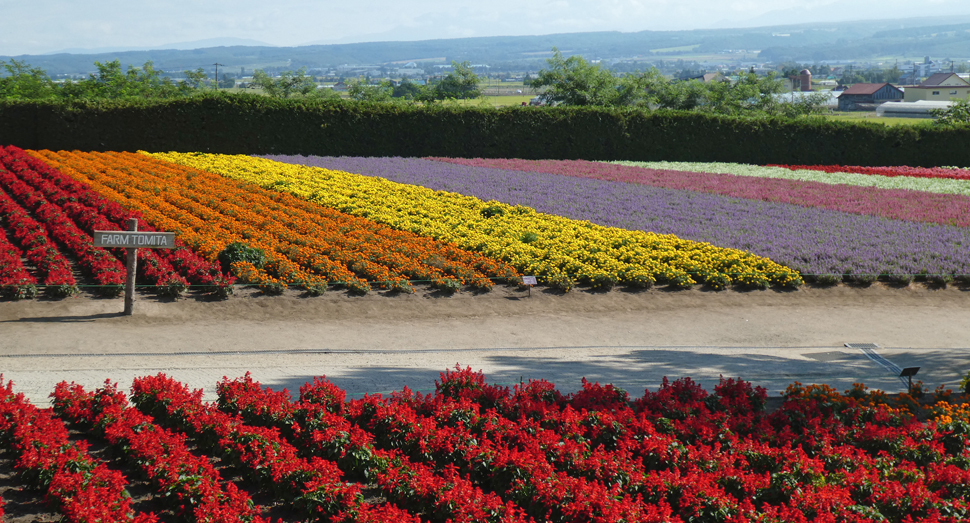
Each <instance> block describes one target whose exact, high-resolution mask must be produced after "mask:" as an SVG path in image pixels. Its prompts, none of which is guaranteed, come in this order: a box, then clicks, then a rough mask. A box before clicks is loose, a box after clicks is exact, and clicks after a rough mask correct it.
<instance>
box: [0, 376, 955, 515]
mask: <svg viewBox="0 0 970 523" xmlns="http://www.w3.org/2000/svg"><path fill="white" fill-rule="evenodd" d="M0 385H3V387H2V388H0V442H3V443H2V444H3V445H6V446H8V447H9V448H11V449H13V450H14V451H15V452H16V453H17V455H18V456H20V458H19V461H18V467H21V468H22V469H23V470H26V471H29V470H38V471H43V470H47V471H50V472H48V473H41V474H39V475H35V476H34V477H39V478H53V480H50V479H47V480H46V481H42V482H40V483H35V484H34V485H35V486H36V487H38V488H42V489H46V490H48V492H49V499H50V500H51V504H52V506H54V507H55V508H57V509H58V510H60V511H61V512H62V513H63V514H65V516H66V517H67V519H68V520H71V521H94V520H95V519H91V518H87V519H85V517H86V516H84V514H87V513H94V512H95V511H101V512H98V513H103V512H104V511H108V510H110V511H114V512H113V513H117V514H118V515H116V516H110V518H111V519H110V520H111V521H152V520H154V517H155V516H154V515H151V514H144V515H143V514H134V513H133V512H132V511H131V510H130V503H129V502H128V500H126V498H125V497H124V496H123V495H120V496H119V492H122V489H123V485H124V483H125V478H124V477H122V476H121V475H120V474H119V473H118V472H117V471H116V469H115V468H114V467H112V463H108V464H107V465H108V467H105V464H102V463H97V462H95V461H93V460H92V459H91V458H88V457H86V455H85V454H84V448H85V443H84V442H85V441H86V439H87V438H104V439H105V440H107V441H108V442H109V443H110V444H111V445H113V446H115V447H117V448H118V449H119V450H120V451H121V452H120V454H119V456H125V459H126V460H127V461H128V462H129V463H130V464H131V466H134V467H137V468H140V469H141V470H142V471H143V473H144V474H145V475H146V476H147V477H149V478H151V479H152V481H153V482H154V483H155V484H156V486H157V488H158V489H159V492H160V493H167V494H166V499H168V500H170V505H169V507H168V508H167V510H168V511H170V515H165V514H160V515H162V516H164V517H170V516H171V517H179V518H182V519H186V520H198V521H265V519H264V518H265V515H264V514H263V512H262V511H263V509H261V507H259V506H257V505H255V504H254V503H253V502H252V501H251V497H250V495H251V494H253V495H255V494H257V493H258V494H260V495H261V496H262V498H261V499H270V500H272V501H271V503H273V504H274V505H276V506H277V507H288V508H287V510H289V511H291V513H292V514H293V515H294V517H296V516H299V518H301V520H306V519H307V518H309V519H311V520H316V521H374V522H377V521H393V522H401V523H404V522H411V521H414V522H417V521H442V522H444V521H468V522H471V521H495V522H512V521H521V522H528V521H536V522H544V521H557V522H581V521H582V522H586V521H603V522H607V521H610V522H613V521H656V522H687V521H700V522H707V521H713V522H743V521H752V522H777V521H786V522H788V521H794V522H800V521H804V522H808V521H813V522H814V521H823V522H825V521H829V522H843V521H851V522H876V521H890V522H899V523H904V522H905V523H910V522H916V521H926V522H930V521H933V522H956V521H965V520H966V519H967V517H968V516H970V505H968V498H970V445H968V443H970V409H967V408H966V407H965V406H955V405H951V404H950V403H949V395H948V393H946V392H943V391H938V393H937V398H936V399H935V401H934V402H931V403H929V404H927V405H925V406H920V405H919V404H918V403H917V402H916V400H915V399H914V398H912V397H910V396H907V395H902V397H901V398H900V399H898V400H892V401H890V400H889V399H888V398H887V396H886V395H884V394H882V393H880V392H878V391H868V390H866V389H865V387H863V386H861V385H857V386H856V387H854V388H853V389H852V390H849V391H846V392H845V393H844V394H841V393H838V392H836V391H834V390H832V389H831V388H829V387H826V386H824V385H821V386H816V385H812V386H802V385H800V384H797V383H796V384H793V385H792V386H790V387H789V389H788V391H787V393H786V395H785V401H784V403H783V404H782V406H781V407H780V408H779V409H778V410H776V411H774V412H771V413H768V412H766V411H765V410H764V406H765V401H766V395H765V391H764V390H763V389H759V388H754V387H752V386H751V385H750V384H749V383H746V382H744V381H741V380H722V381H721V383H720V384H719V385H718V386H716V387H715V388H714V391H713V392H712V393H710V394H709V393H708V392H706V391H704V390H703V389H701V388H700V387H699V386H697V384H695V383H694V382H692V381H691V380H690V379H687V378H685V379H681V380H677V381H675V382H667V381H665V382H664V383H663V385H662V386H661V387H660V388H659V389H658V390H657V391H653V392H651V391H646V392H645V393H644V394H643V396H641V397H639V398H636V399H631V398H630V397H629V396H628V394H627V393H626V392H624V391H622V390H620V389H617V388H615V387H613V386H611V385H600V384H598V383H589V382H586V381H585V380H584V381H583V384H582V385H583V386H582V389H581V390H580V391H579V392H576V393H574V394H570V395H563V394H561V393H560V392H559V391H557V390H556V388H555V386H553V384H551V383H548V382H545V381H533V382H530V383H528V384H522V385H519V386H516V387H514V388H513V389H511V390H510V389H508V388H506V387H499V386H495V385H490V384H488V383H487V382H486V381H485V379H484V376H483V375H482V374H481V373H475V372H472V371H471V369H461V368H457V369H456V370H455V371H446V372H445V373H443V374H442V376H441V380H440V382H438V385H437V390H436V392H435V393H433V394H429V395H422V394H419V393H414V392H412V391H409V390H407V389H405V390H403V391H401V392H397V393H393V394H391V395H390V396H387V397H384V396H380V395H376V396H365V397H364V398H361V399H356V400H351V401H346V398H345V396H346V394H345V393H344V391H343V390H341V389H340V388H338V387H337V386H335V385H334V384H333V383H331V382H328V381H327V380H325V379H319V378H318V379H315V380H314V382H313V383H312V384H307V385H305V386H304V387H302V388H301V390H300V394H299V397H298V398H297V399H295V400H294V399H292V398H291V397H290V395H289V393H288V392H286V391H285V390H284V391H272V390H269V389H265V388H263V387H261V386H260V384H259V383H257V382H255V381H253V380H252V379H251V378H250V377H249V375H247V376H245V377H243V378H239V379H235V380H229V379H225V380H223V381H222V382H221V383H219V384H218V394H219V401H218V403H217V404H212V405H207V404H204V403H203V402H202V401H201V397H202V394H201V391H190V390H189V389H188V388H187V387H185V386H184V385H182V384H181V383H178V382H176V381H174V380H172V379H171V378H169V377H167V376H165V375H164V374H160V375H157V376H151V377H145V378H138V379H136V380H135V382H134V384H133V386H132V397H131V398H132V403H133V406H132V405H129V404H128V399H127V397H126V395H125V394H123V393H122V392H120V391H118V390H117V389H116V387H115V386H113V385H111V384H106V386H105V387H102V388H100V389H98V390H97V391H91V392H89V391H85V390H83V389H82V388H81V387H80V386H77V385H73V384H67V383H62V384H60V385H58V387H57V389H56V390H55V391H54V393H53V394H52V396H53V397H54V405H55V408H54V413H56V415H52V413H51V412H50V411H44V410H38V409H36V408H35V407H33V406H31V405H29V404H28V403H27V402H26V401H24V399H23V397H22V396H18V395H16V394H15V393H14V392H13V387H12V386H11V384H9V383H6V384H3V383H0ZM62 420H64V421H68V422H69V423H70V424H71V426H72V427H74V428H75V430H79V431H81V434H82V439H81V441H80V442H79V443H76V444H70V443H66V441H67V439H66V434H67V432H66V430H65V429H64V425H63V423H64V421H62ZM187 437H190V438H192V441H193V442H194V444H195V445H196V450H197V451H201V452H205V453H207V454H209V455H211V456H213V457H217V456H218V457H221V461H222V462H223V463H224V464H228V465H230V466H231V467H233V468H232V470H234V471H238V472H239V473H241V474H242V475H243V477H244V478H247V479H246V483H245V485H246V488H248V489H250V491H251V492H250V491H246V490H244V489H242V488H239V487H237V485H236V484H234V483H232V482H228V483H227V482H225V481H224V480H223V479H220V476H219V474H218V473H217V472H216V471H215V470H214V468H213V467H212V464H211V463H212V462H211V461H210V459H208V458H206V457H201V458H200V457H198V455H197V454H195V453H193V452H188V451H187V447H186V438H187ZM32 441H38V442H42V443H39V444H38V443H31V442H32ZM78 463H82V464H84V465H80V466H79V465H77V464H78ZM77 474H82V476H77ZM59 478H62V479H59ZM75 478H76V479H75ZM365 490H369V491H370V492H372V493H376V494H377V495H378V496H379V497H380V498H383V500H381V501H378V502H376V503H372V502H365V501H364V498H363V496H362V492H364V491H365ZM77 500H89V501H85V502H84V503H83V506H80V507H78V506H77ZM77 514H81V515H77ZM102 521H104V519H102Z"/></svg>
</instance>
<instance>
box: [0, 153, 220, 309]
mask: <svg viewBox="0 0 970 523" xmlns="http://www.w3.org/2000/svg"><path fill="white" fill-rule="evenodd" d="M0 161H3V162H4V163H5V164H6V165H7V167H8V168H10V170H11V172H12V173H14V174H16V176H17V177H18V179H19V181H20V182H22V183H21V184H20V185H19V186H20V190H21V191H23V192H25V193H26V192H29V191H30V190H31V189H32V190H33V191H34V194H35V195H36V196H38V197H40V198H43V199H44V200H46V201H47V202H48V203H49V204H50V205H52V206H55V207H56V208H57V209H59V210H60V211H62V212H63V213H64V214H65V215H67V216H68V217H69V218H70V219H71V220H72V221H73V222H74V224H75V225H76V226H77V227H78V229H79V230H81V231H83V233H84V234H86V235H88V237H87V238H82V240H86V241H90V239H89V237H90V236H91V235H93V233H94V231H95V230H125V229H126V228H127V221H128V219H129V218H136V219H139V220H140V223H139V229H140V230H142V231H148V232H151V231H154V230H155V229H154V228H153V227H152V226H151V224H150V223H145V222H144V220H142V219H141V218H142V216H141V215H140V214H138V213H137V212H132V211H130V210H127V209H125V208H123V207H121V206H120V205H118V204H117V203H114V202H111V201H108V200H106V199H104V198H103V197H101V196H100V195H99V194H98V193H96V192H94V191H93V190H91V189H90V188H89V187H87V186H85V185H84V184H81V183H78V182H76V181H74V180H73V179H71V178H70V177H68V176H65V175H64V174H63V173H61V172H59V171H58V170H56V169H53V168H51V167H50V166H49V165H47V164H46V163H44V162H43V161H40V160H38V159H37V158H35V157H33V156H31V155H29V154H27V153H26V152H25V151H23V150H21V149H18V148H16V147H13V146H9V147H6V148H3V150H2V151H0ZM108 252H111V253H112V254H113V256H114V257H115V258H117V259H118V260H119V261H120V260H123V259H124V255H125V251H124V250H123V249H111V250H109V251H108ZM138 262H139V263H138V282H139V283H142V284H145V283H147V284H149V285H153V286H154V290H155V291H156V292H158V293H159V294H162V295H169V296H178V295H180V294H182V293H183V292H184V291H185V290H186V289H187V288H188V286H189V285H190V284H191V285H193V286H195V287H197V288H201V289H203V290H205V291H209V292H215V293H220V294H225V293H227V292H228V290H230V289H231V287H229V285H230V284H231V283H232V282H231V280H229V279H227V278H225V277H223V275H222V273H221V272H220V270H219V267H218V265H216V264H213V263H211V262H208V261H206V260H204V259H202V258H201V257H199V256H198V255H196V254H195V253H193V252H192V251H191V250H190V249H188V248H186V247H185V246H184V245H183V244H182V243H181V242H179V241H176V247H175V248H174V249H161V250H154V249H139V250H138ZM123 270H124V268H123V267H122V271H123Z"/></svg>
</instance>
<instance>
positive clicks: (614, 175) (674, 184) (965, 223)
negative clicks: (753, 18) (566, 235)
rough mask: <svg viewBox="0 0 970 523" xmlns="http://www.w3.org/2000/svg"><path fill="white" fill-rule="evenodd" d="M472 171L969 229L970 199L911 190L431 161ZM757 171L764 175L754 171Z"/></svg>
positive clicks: (514, 162)
mask: <svg viewBox="0 0 970 523" xmlns="http://www.w3.org/2000/svg"><path fill="white" fill-rule="evenodd" d="M430 159H433V160H436V161H445V162H450V163H457V164H461V165H469V166H473V167H489V168H493V169H504V170H513V171H529V172H542V173H549V174H561V175H564V176H575V177H579V178H593V179H597V180H607V181H613V182H629V183H639V184H644V185H652V186H654V187H663V188H665V189H682V190H687V191H700V192H706V193H711V194H720V195H722V196H734V197H738V198H747V199H749V200H762V201H766V202H775V203H790V204H793V205H801V206H803V207H818V208H822V209H830V210H833V211H843V212H849V213H852V214H864V215H866V216H881V217H883V218H892V219H895V220H910V221H917V222H928V223H938V224H942V225H958V226H961V227H970V212H967V210H968V209H970V196H965V195H961V194H939V193H933V192H923V191H919V190H910V189H884V188H875V187H863V186H859V185H848V184H846V185H837V184H832V183H822V182H815V181H807V180H790V179H782V178H770V177H758V176H737V175H734V174H724V173H706V172H691V171H668V170H662V169H649V168H646V167H635V166H629V165H617V164H609V163H602V162H587V161H583V160H519V159H496V158H475V159H466V158H430ZM755 169H761V168H760V167H755Z"/></svg>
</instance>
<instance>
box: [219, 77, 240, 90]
mask: <svg viewBox="0 0 970 523" xmlns="http://www.w3.org/2000/svg"><path fill="white" fill-rule="evenodd" d="M235 86H236V75H234V74H232V73H223V74H222V78H220V79H219V88H220V89H232V88H233V87H235Z"/></svg>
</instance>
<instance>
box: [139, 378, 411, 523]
mask: <svg viewBox="0 0 970 523" xmlns="http://www.w3.org/2000/svg"><path fill="white" fill-rule="evenodd" d="M132 391H133V392H132V401H133V402H134V403H135V404H136V405H137V406H138V407H139V408H140V409H141V410H143V411H146V412H150V413H152V414H154V415H155V417H156V419H164V420H166V421H167V422H169V423H170V424H171V425H172V427H173V428H178V429H182V430H185V431H187V432H188V433H190V434H194V435H196V436H200V439H201V440H203V441H206V442H209V443H210V445H208V446H209V447H210V448H211V449H212V450H215V451H217V452H219V453H222V454H228V455H229V456H230V458H231V459H232V461H233V462H235V463H236V464H237V465H239V466H240V467H241V468H244V469H246V470H249V471H250V473H251V475H252V476H253V479H255V480H256V481H259V482H261V483H262V484H264V485H265V486H268V487H270V488H273V489H275V490H277V493H278V495H279V496H282V497H285V498H289V499H290V501H291V502H293V503H295V504H296V505H297V506H299V507H302V508H303V512H305V513H306V515H307V516H309V517H312V518H326V519H328V520H329V521H334V522H337V521H367V520H375V521H376V520H378V519H381V518H385V519H383V520H388V519H391V520H394V521H398V522H400V523H407V522H410V521H413V522H419V521H420V520H419V519H418V518H417V517H415V516H412V515H410V514H408V513H407V512H406V511H403V510H401V509H398V508H397V507H394V506H374V505H371V504H369V503H364V502H363V497H362V494H361V490H360V488H359V486H357V485H351V484H347V483H344V482H343V479H342V476H343V473H342V472H341V471H340V469H339V468H338V467H337V465H336V464H334V463H333V462H331V461H328V460H325V459H321V458H319V457H312V458H310V459H309V460H307V459H304V458H301V457H300V456H299V451H298V450H297V448H296V447H294V446H293V445H291V444H289V443H288V442H286V441H285V440H284V439H283V438H281V437H280V435H279V430H278V429H276V428H266V427H254V426H250V425H246V424H244V423H243V422H242V420H241V419H240V418H239V417H238V416H231V415H229V414H226V413H224V412H222V411H219V410H218V409H217V408H215V407H214V406H208V405H204V404H203V403H202V400H201V398H202V391H201V390H197V391H195V392H190V391H189V390H188V388H187V387H185V386H184V385H182V384H181V383H179V382H177V381H175V380H173V379H171V378H169V377H167V376H165V375H164V374H160V375H157V376H152V377H146V378H138V379H136V380H135V382H134V383H133V384H132Z"/></svg>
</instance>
